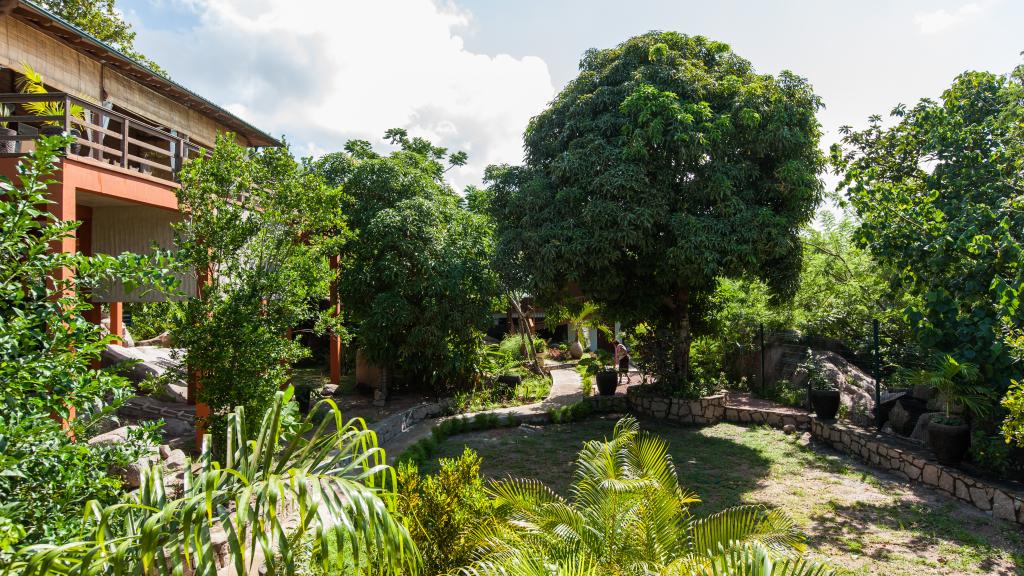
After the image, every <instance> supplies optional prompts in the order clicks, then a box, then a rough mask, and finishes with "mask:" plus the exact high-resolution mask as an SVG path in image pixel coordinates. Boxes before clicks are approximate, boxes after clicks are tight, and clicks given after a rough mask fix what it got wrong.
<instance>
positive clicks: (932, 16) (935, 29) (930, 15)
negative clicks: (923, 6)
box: [914, 2, 982, 34]
mask: <svg viewBox="0 0 1024 576" xmlns="http://www.w3.org/2000/svg"><path fill="white" fill-rule="evenodd" d="M981 12H982V7H981V6H980V5H978V4H976V3H974V2H971V3H968V4H964V5H963V6H960V7H959V8H957V9H956V10H953V11H952V12H950V11H948V10H946V9H944V8H940V9H938V10H935V11H932V12H919V13H917V14H916V15H915V16H914V22H915V23H916V24H917V28H918V30H919V31H920V32H921V33H922V34H938V33H940V32H944V31H945V30H948V29H950V28H952V27H954V26H956V25H958V24H961V23H962V22H964V21H966V20H969V19H970V18H973V17H975V16H977V15H978V14H981Z"/></svg>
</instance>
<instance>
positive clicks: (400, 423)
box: [370, 398, 451, 444]
mask: <svg viewBox="0 0 1024 576" xmlns="http://www.w3.org/2000/svg"><path fill="white" fill-rule="evenodd" d="M450 406H451V399H449V398H445V399H443V400H441V401H440V402H429V403H424V404H420V405H418V406H413V407H412V408H409V409H408V410H405V411H402V412H398V413H397V414H392V415H391V416H388V417H387V418H384V419H382V420H379V421H377V422H373V423H371V424H370V430H373V431H374V432H375V433H376V434H377V444H384V443H385V442H389V441H391V439H393V438H395V437H396V436H398V435H399V434H401V433H402V432H405V431H406V430H408V429H409V428H412V427H413V426H415V425H417V424H419V423H420V422H422V421H424V420H426V419H427V418H436V417H438V416H441V415H442V414H444V413H445V412H446V411H447V410H448V408H449V407H450Z"/></svg>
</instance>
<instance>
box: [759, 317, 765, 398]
mask: <svg viewBox="0 0 1024 576" xmlns="http://www.w3.org/2000/svg"><path fill="white" fill-rule="evenodd" d="M760 335H761V394H762V395H763V394H764V388H765V386H764V322H761V330H760Z"/></svg>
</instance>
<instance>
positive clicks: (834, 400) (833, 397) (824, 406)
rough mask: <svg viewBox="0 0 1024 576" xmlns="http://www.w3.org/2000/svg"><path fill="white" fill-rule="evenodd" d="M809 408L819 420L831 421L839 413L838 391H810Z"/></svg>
mask: <svg viewBox="0 0 1024 576" xmlns="http://www.w3.org/2000/svg"><path fill="white" fill-rule="evenodd" d="M811 406H813V407H814V413H815V415H817V416H818V418H819V419H821V420H832V419H834V418H835V417H836V414H838V413H839V391H838V390H811Z"/></svg>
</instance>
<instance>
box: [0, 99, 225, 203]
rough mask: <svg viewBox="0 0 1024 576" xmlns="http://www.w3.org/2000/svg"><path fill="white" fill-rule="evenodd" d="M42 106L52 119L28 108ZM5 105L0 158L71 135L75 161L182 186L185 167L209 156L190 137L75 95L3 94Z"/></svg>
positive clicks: (70, 151) (71, 153)
mask: <svg viewBox="0 0 1024 576" xmlns="http://www.w3.org/2000/svg"><path fill="white" fill-rule="evenodd" d="M37 102H38V103H44V104H47V105H48V106H47V108H48V109H49V110H47V111H49V112H52V114H51V115H46V116H40V115H35V114H31V113H29V112H28V111H27V110H26V109H25V104H29V103H37ZM0 105H2V106H3V108H0V155H11V154H14V155H17V154H24V153H26V152H29V151H31V150H33V149H34V147H35V144H34V142H35V140H36V139H37V138H38V137H39V136H40V135H54V134H61V133H69V134H71V135H72V136H74V137H75V142H74V143H73V144H71V145H70V146H68V149H67V156H68V157H69V158H74V159H76V160H84V161H86V162H88V163H91V164H99V165H101V166H104V167H106V166H112V167H116V168H119V169H121V170H122V171H127V172H129V173H137V174H140V175H143V176H145V177H147V178H149V179H155V180H157V181H163V182H166V183H176V182H177V181H178V171H179V170H180V169H181V167H182V165H183V164H184V163H185V162H186V161H188V160H190V159H192V158H194V157H196V156H199V155H202V154H205V152H206V149H205V148H203V147H201V146H199V145H197V144H194V143H192V142H189V140H188V138H187V137H182V136H178V135H175V134H171V133H170V132H167V131H166V130H162V129H160V128H157V127H155V126H152V125H150V124H147V123H145V122H143V121H141V120H138V119H136V118H131V117H129V116H127V115H125V114H122V113H120V112H116V111H114V110H110V109H107V108H104V107H101V106H96V105H95V104H92V103H89V102H86V101H84V100H82V99H80V98H76V97H74V96H71V95H70V94H65V93H59V92H51V93H47V94H21V93H0ZM4 127H6V128H4Z"/></svg>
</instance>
